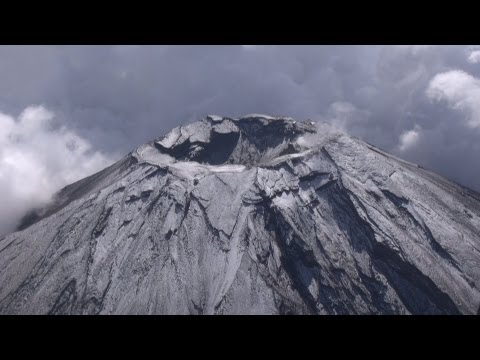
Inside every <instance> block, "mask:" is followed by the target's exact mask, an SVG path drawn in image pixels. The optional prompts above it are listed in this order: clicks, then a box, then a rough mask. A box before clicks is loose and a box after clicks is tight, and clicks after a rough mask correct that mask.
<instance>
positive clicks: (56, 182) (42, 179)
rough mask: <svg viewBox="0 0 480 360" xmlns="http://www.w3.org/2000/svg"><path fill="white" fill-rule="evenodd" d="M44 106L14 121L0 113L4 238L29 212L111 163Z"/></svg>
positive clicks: (1, 230)
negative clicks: (58, 121)
mask: <svg viewBox="0 0 480 360" xmlns="http://www.w3.org/2000/svg"><path fill="white" fill-rule="evenodd" d="M53 120H54V114H53V113H52V112H50V111H49V110H47V109H46V108H45V107H43V106H30V107H27V108H26V109H24V111H22V113H21V114H20V115H19V116H18V117H17V118H14V117H13V116H11V115H7V114H4V113H0V197H1V199H2V206H0V235H1V234H4V233H7V232H9V231H12V230H13V229H14V228H15V226H16V225H17V222H18V220H19V219H20V218H21V217H22V216H23V215H24V214H25V212H26V211H27V210H28V209H30V208H32V207H36V206H40V205H42V204H45V203H46V202H47V201H49V200H50V198H51V196H52V195H53V194H54V193H55V192H56V191H58V190H59V189H60V188H62V187H63V186H65V185H67V184H69V183H72V182H74V181H76V180H79V179H81V178H83V177H85V176H87V175H90V174H92V173H94V172H96V171H98V170H100V169H102V168H103V167H105V166H107V165H108V164H109V163H111V159H109V158H108V157H107V156H105V155H103V154H102V153H100V152H98V151H94V150H93V149H92V145H91V144H90V143H89V142H88V141H86V140H85V139H83V138H82V137H80V136H78V135H77V134H76V133H75V132H73V131H71V130H69V129H68V128H66V127H65V126H63V125H60V126H59V125H58V124H55V123H54V121H53Z"/></svg>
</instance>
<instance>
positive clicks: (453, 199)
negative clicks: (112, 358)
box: [0, 115, 480, 314]
mask: <svg viewBox="0 0 480 360" xmlns="http://www.w3.org/2000/svg"><path fill="white" fill-rule="evenodd" d="M23 228H24V229H23V230H21V231H18V232H16V233H13V234H11V235H8V236H6V237H5V238H3V239H1V240H0V313H3V314H7V313H8V314H10V313H22V314H27V313H35V314H98V313H100V314H279V313H280V314H283V313H294V314H304V313H305V314H392V313H393V314H410V313H412V314H461V313H463V314H475V313H477V311H478V309H479V305H480V291H479V287H480V231H479V230H480V195H479V194H477V193H475V192H473V191H471V190H468V189H466V188H463V187H461V186H459V185H456V184H454V183H452V182H449V181H447V180H445V179H443V178H441V177H440V176H438V175H435V174H433V173H431V172H428V171H426V170H424V169H421V168H419V167H417V166H415V165H413V164H410V163H407V162H404V161H402V160H399V159H397V158H395V157H392V156H390V155H388V154H386V153H384V152H382V151H381V150H379V149H377V148H375V147H373V146H370V145H368V144H365V143H364V142H362V141H360V140H358V139H354V138H352V137H349V136H347V135H345V134H341V133H335V132H333V131H330V130H328V128H324V127H316V126H314V125H313V124H312V123H303V122H302V123H301V122H295V121H294V120H293V119H289V118H271V117H266V116H261V115H251V116H247V117H244V118H241V119H228V118H222V117H217V116H210V117H207V118H206V119H204V120H202V121H199V122H196V123H193V124H190V125H188V126H182V127H178V128H176V129H173V130H172V131H171V132H170V133H169V134H167V135H166V136H164V137H162V138H160V139H157V140H155V141H153V142H151V143H149V144H146V145H143V146H140V147H139V148H138V149H136V150H135V151H134V152H132V153H131V154H129V155H128V156H126V157H125V158H124V159H122V160H121V161H119V162H118V163H116V164H114V165H113V166H111V167H110V168H107V169H105V170H103V171H102V172H100V173H98V174H96V175H94V176H92V177H89V178H87V179H84V180H82V181H79V182H77V183H75V184H72V185H70V186H68V187H67V188H65V189H64V190H62V191H61V192H60V193H59V194H58V196H57V199H56V202H55V203H53V204H52V205H50V206H49V207H48V208H46V209H43V210H42V211H39V212H36V213H32V214H30V216H29V218H28V219H26V220H25V222H24V224H23Z"/></svg>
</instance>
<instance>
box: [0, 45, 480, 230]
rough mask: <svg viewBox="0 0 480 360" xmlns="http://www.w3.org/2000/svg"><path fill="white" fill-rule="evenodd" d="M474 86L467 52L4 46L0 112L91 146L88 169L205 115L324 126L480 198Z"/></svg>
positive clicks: (479, 59) (476, 55)
mask: <svg viewBox="0 0 480 360" xmlns="http://www.w3.org/2000/svg"><path fill="white" fill-rule="evenodd" d="M458 70H461V71H463V72H458ZM479 78H480V48H475V47H467V46H395V47H392V46H385V47H384V46H71V47H70V46H21V47H10V46H2V47H0V79H1V81H0V113H3V114H5V116H8V117H10V118H11V119H14V121H16V123H19V119H20V114H21V113H22V111H24V110H25V109H26V108H28V107H32V106H35V105H43V106H44V108H45V109H47V110H48V111H50V112H51V113H53V114H54V116H52V119H51V120H50V122H49V124H48V126H47V125H45V126H44V127H43V128H41V129H40V130H37V133H38V132H40V133H42V134H50V135H52V134H58V131H59V130H58V129H62V128H63V129H64V130H62V131H64V132H65V131H68V132H69V133H71V134H74V135H75V136H77V137H78V138H79V139H81V141H84V142H85V143H87V144H88V146H90V147H91V148H90V150H89V152H85V154H84V153H81V154H80V153H76V156H77V157H76V159H77V160H76V161H77V162H80V161H85V159H88V156H89V154H90V152H94V153H95V151H96V155H97V160H98V161H97V162H95V164H96V166H98V167H100V166H103V164H104V163H105V162H108V161H113V160H114V159H116V158H118V157H119V156H120V154H125V153H126V152H127V151H129V150H131V149H132V148H134V147H135V146H137V145H139V144H141V143H143V142H145V141H147V140H150V139H152V138H154V137H157V136H159V135H161V134H162V133H164V132H165V131H167V130H169V129H170V128H172V127H173V126H176V125H178V124H180V123H185V122H190V121H193V120H196V119H199V118H201V117H203V116H205V115H206V114H211V113H213V114H221V115H227V116H233V117H235V116H240V115H243V114H248V113H267V114H273V115H288V116H292V117H295V118H298V119H306V118H311V119H318V120H320V119H324V120H327V121H330V122H332V123H334V124H336V125H337V126H340V127H343V128H344V129H345V130H346V131H347V132H350V133H351V134H352V135H356V136H359V137H361V138H363V139H364V140H366V141H368V142H370V143H373V144H376V145H378V146H380V147H382V148H384V149H385V150H387V151H390V152H394V153H395V154H397V155H399V156H401V157H404V158H406V159H408V160H411V161H414V162H418V163H421V164H422V165H423V166H425V167H428V168H431V169H433V170H435V171H437V172H439V173H441V174H442V175H444V176H447V177H449V178H451V179H453V180H456V181H459V182H461V183H463V184H465V185H468V186H470V187H472V188H475V189H477V190H480V182H479V181H478V179H480V166H478V165H477V164H478V161H477V159H478V158H479V156H480V148H479V145H478V140H479V137H480V128H479V127H477V126H475V124H476V122H477V121H480V120H479V116H480V105H478V102H476V100H475V99H478V97H476V96H478V94H479V88H480V87H479V86H478V79H479ZM65 129H67V130H65ZM0 134H1V130H0ZM52 136H53V135H52ZM72 136H73V135H72ZM8 139H10V137H9V138H8ZM0 141H1V140H0ZM79 141H80V140H79ZM27 143H28V142H24V145H25V146H26V144H27ZM1 144H2V145H1V146H2V147H3V149H1V150H2V151H3V153H5V152H10V153H11V151H12V150H8V148H10V149H12V148H15V149H18V147H13V146H12V141H11V140H9V141H4V142H3V143H1ZM88 146H87V147H88ZM22 149H23V148H22ZM62 149H63V150H64V151H67V152H68V151H69V148H68V147H63V148H62ZM65 149H66V150H65ZM33 150H35V149H33ZM63 150H62V151H63ZM18 151H20V150H18ZM33 152H35V151H33ZM79 154H80V155H79ZM44 161H45V162H48V163H49V164H50V163H52V161H51V160H48V161H47V160H44ZM32 163H35V162H32ZM2 166H3V168H5V166H4V165H1V166H0V171H2V169H1V167H2ZM62 166H63V167H62ZM69 166H71V165H68V164H63V163H60V164H57V165H55V167H51V166H50V167H49V166H46V167H45V169H46V170H45V171H44V172H45V174H46V175H45V177H46V179H47V180H45V181H48V179H50V178H52V179H53V178H55V176H56V173H58V172H59V171H60V168H61V170H62V171H67V172H68V171H70V170H71V171H73V168H71V167H69ZM94 168H95V167H94V166H91V167H88V169H87V170H88V171H90V172H91V171H93V169H94ZM87 170H85V173H82V176H83V175H85V174H86V173H87V172H88V171H87ZM0 174H1V173H0ZM5 174H6V171H5V170H3V183H8V182H14V181H15V178H12V177H11V176H7V175H5ZM78 176H80V175H78ZM65 181H67V180H65ZM32 183H34V180H32ZM57 185H58V186H60V185H62V186H63V185H64V184H63V183H62V182H60V183H58V184H57ZM32 188H35V184H32ZM51 191H53V190H51ZM51 191H50V192H51ZM10 201H11V202H15V201H16V198H15V197H12V198H11V199H10ZM30 205H31V204H30V203H29V204H28V206H30ZM1 226H2V225H1V224H0V233H1V232H2V231H1V230H2V229H1Z"/></svg>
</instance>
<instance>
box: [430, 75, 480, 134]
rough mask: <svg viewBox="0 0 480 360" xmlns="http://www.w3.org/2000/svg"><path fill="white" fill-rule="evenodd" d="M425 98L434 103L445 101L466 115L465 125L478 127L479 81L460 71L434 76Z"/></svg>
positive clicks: (479, 114) (479, 107)
mask: <svg viewBox="0 0 480 360" xmlns="http://www.w3.org/2000/svg"><path fill="white" fill-rule="evenodd" d="M427 96H428V97H429V98H430V99H432V100H434V101H441V100H443V101H446V102H447V104H448V105H449V106H450V107H451V108H452V109H455V110H458V111H462V112H463V113H465V115H466V124H467V125H468V126H469V127H471V128H477V127H480V80H479V79H477V78H475V77H473V76H472V75H470V74H468V73H466V72H464V71H461V70H452V71H447V72H444V73H440V74H437V75H435V77H434V78H433V79H432V80H431V81H430V84H429V86H428V89H427Z"/></svg>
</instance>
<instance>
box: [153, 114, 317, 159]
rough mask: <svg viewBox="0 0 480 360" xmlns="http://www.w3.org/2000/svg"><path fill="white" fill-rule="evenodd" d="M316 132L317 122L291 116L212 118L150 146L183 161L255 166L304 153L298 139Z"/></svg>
mask: <svg viewBox="0 0 480 360" xmlns="http://www.w3.org/2000/svg"><path fill="white" fill-rule="evenodd" d="M315 132H316V128H315V126H314V124H313V123H311V122H297V121H295V120H293V119H292V118H288V117H272V116H267V115H259V114H251V115H246V116H243V117H241V118H239V119H233V118H228V117H220V116H217V115H209V116H207V117H206V118H205V119H203V120H201V121H197V122H194V123H191V124H188V125H185V126H178V127H176V128H174V129H173V130H171V131H170V132H169V133H168V134H166V135H165V136H162V137H160V138H159V139H157V140H155V141H154V142H153V143H151V144H150V145H151V146H154V147H155V148H156V149H157V151H158V152H159V153H160V154H162V155H168V156H170V157H172V158H173V159H175V160H179V161H195V162H199V163H206V164H210V165H220V164H236V165H247V166H252V165H255V164H258V163H262V162H264V161H266V160H268V159H270V158H272V157H275V156H278V155H280V154H284V153H294V152H299V151H301V146H300V145H299V144H298V142H297V140H298V138H299V137H300V136H302V135H305V134H311V133H315Z"/></svg>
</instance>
